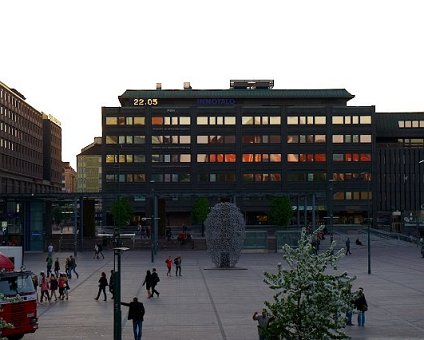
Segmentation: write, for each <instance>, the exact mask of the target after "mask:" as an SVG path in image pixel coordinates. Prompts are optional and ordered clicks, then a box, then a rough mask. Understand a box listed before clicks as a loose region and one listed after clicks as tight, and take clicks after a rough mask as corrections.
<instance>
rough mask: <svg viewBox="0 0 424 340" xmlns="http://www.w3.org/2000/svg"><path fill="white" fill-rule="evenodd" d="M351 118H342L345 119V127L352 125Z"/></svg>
mask: <svg viewBox="0 0 424 340" xmlns="http://www.w3.org/2000/svg"><path fill="white" fill-rule="evenodd" d="M351 118H352V117H351V116H345V117H344V119H345V124H346V125H350V124H352V119H351Z"/></svg>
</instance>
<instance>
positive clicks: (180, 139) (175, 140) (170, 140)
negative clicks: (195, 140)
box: [152, 135, 191, 144]
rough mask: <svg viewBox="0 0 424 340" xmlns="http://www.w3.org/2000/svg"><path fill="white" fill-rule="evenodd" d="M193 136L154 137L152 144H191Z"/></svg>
mask: <svg viewBox="0 0 424 340" xmlns="http://www.w3.org/2000/svg"><path fill="white" fill-rule="evenodd" d="M190 143H191V136H188V135H187V136H180V135H176V136H162V135H160V136H152V144H190Z"/></svg>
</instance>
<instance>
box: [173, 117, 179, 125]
mask: <svg viewBox="0 0 424 340" xmlns="http://www.w3.org/2000/svg"><path fill="white" fill-rule="evenodd" d="M171 125H178V117H172V118H171Z"/></svg>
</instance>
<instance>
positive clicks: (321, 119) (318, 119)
mask: <svg viewBox="0 0 424 340" xmlns="http://www.w3.org/2000/svg"><path fill="white" fill-rule="evenodd" d="M326 121H327V120H326V117H325V116H316V117H315V124H316V125H325V124H326Z"/></svg>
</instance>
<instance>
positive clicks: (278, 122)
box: [269, 116, 281, 125]
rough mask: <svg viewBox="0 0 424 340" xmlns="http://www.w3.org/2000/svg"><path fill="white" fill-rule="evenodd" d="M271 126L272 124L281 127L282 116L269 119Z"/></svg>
mask: <svg viewBox="0 0 424 340" xmlns="http://www.w3.org/2000/svg"><path fill="white" fill-rule="evenodd" d="M269 124H271V125H281V117H280V116H278V117H277V116H271V117H269Z"/></svg>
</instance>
